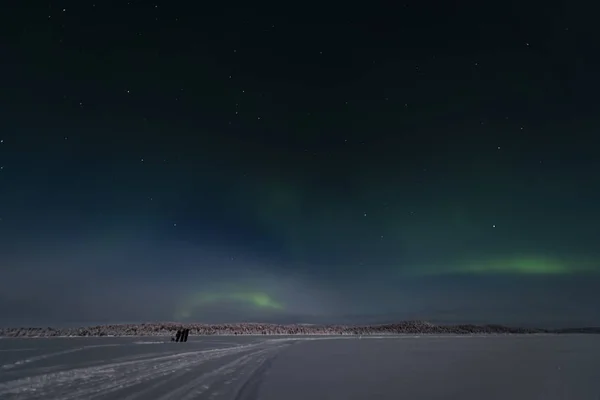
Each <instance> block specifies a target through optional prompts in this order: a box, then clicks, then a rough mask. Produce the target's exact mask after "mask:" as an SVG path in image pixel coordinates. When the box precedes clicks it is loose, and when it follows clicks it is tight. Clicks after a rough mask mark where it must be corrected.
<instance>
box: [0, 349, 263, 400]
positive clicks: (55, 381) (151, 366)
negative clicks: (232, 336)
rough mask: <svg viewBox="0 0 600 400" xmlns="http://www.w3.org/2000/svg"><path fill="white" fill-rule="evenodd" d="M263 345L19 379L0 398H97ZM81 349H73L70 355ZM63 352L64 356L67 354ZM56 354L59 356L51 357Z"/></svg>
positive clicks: (3, 388) (7, 384) (0, 386)
mask: <svg viewBox="0 0 600 400" xmlns="http://www.w3.org/2000/svg"><path fill="white" fill-rule="evenodd" d="M261 344H262V343H253V344H250V345H242V346H235V347H229V348H224V349H210V350H203V351H192V352H185V353H176V354H171V355H166V356H160V357H153V358H146V359H142V360H132V361H123V362H119V363H110V364H104V365H100V366H94V367H85V368H77V369H73V370H68V371H60V372H54V373H50V374H44V375H38V376H33V377H28V378H22V379H17V380H13V381H8V382H5V383H1V384H0V398H2V399H10V398H27V399H47V398H52V399H57V400H58V399H63V400H76V399H82V398H92V397H97V396H100V395H105V394H109V393H113V392H115V391H119V390H122V389H125V388H128V387H131V386H134V385H137V384H140V383H144V382H147V381H150V380H153V379H156V378H159V377H162V376H166V375H169V374H172V373H174V372H178V371H182V370H185V369H188V368H191V367H194V366H197V365H200V364H203V363H204V362H206V361H209V360H212V359H217V358H221V357H225V356H227V355H232V354H236V353H240V352H245V351H248V350H252V349H253V348H256V347H257V346H259V345H261ZM80 350H81V349H72V350H70V351H67V352H74V351H80ZM60 353H61V354H65V352H60ZM55 355H58V354H57V353H53V354H52V356H55Z"/></svg>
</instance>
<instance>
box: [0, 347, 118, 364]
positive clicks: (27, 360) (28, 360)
mask: <svg viewBox="0 0 600 400" xmlns="http://www.w3.org/2000/svg"><path fill="white" fill-rule="evenodd" d="M114 346H120V345H119V344H100V345H95V346H94V345H92V346H83V347H77V348H75V349H68V350H63V351H57V352H55V353H48V354H42V355H39V356H34V357H29V358H25V359H22V360H19V361H16V362H14V363H10V364H4V365H2V366H1V367H0V368H2V369H3V370H7V369H13V368H16V367H19V366H21V365H24V364H29V363H32V362H36V361H40V360H46V359H48V358H52V357H57V356H62V355H65V354H70V353H76V352H78V351H82V350H87V349H93V348H98V347H114ZM32 350H37V349H32Z"/></svg>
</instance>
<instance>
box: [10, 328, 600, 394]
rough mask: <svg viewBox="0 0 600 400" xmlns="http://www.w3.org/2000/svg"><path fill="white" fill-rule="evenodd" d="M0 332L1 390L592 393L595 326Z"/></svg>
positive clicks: (599, 355)
mask: <svg viewBox="0 0 600 400" xmlns="http://www.w3.org/2000/svg"><path fill="white" fill-rule="evenodd" d="M166 340H167V339H165V341H162V340H161V339H160V338H156V337H153V338H132V337H130V338H109V337H104V338H46V339H42V338H38V339H0V399H3V400H10V399H47V400H54V399H56V400H58V399H123V400H134V399H140V400H146V399H158V400H169V399H173V400H191V399H212V400H224V399H231V400H253V399H264V400H296V399H302V400H307V399H311V400H318V399H329V400H335V399H340V400H351V399H368V400H371V399H394V400H399V399H410V400H414V399H461V400H469V399H477V400H480V399H486V400H489V399H503V400H505V399H511V400H516V399H527V400H533V399H543V400H552V399H573V400H586V399H590V400H598V399H600V335H490V336H470V335H469V336H467V335H462V336H450V335H447V336H439V335H438V336H430V335H422V336H410V335H406V336H386V337H365V336H363V337H362V338H359V337H269V336H267V337H265V336H253V337H247V336H244V337H240V336H235V337H232V336H211V337H190V340H189V341H188V342H187V343H172V342H168V341H166Z"/></svg>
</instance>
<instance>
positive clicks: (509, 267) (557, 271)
mask: <svg viewBox="0 0 600 400" xmlns="http://www.w3.org/2000/svg"><path fill="white" fill-rule="evenodd" d="M599 265H600V263H598V261H597V260H593V259H563V258H559V257H552V256H512V257H499V258H490V259H477V260H468V261H465V262H460V263H454V264H452V265H447V266H437V267H431V268H424V269H420V272H422V273H423V274H424V275H444V274H466V275H485V274H505V275H569V274H578V273H587V274H589V273H598V272H600V271H599V268H598V266H599Z"/></svg>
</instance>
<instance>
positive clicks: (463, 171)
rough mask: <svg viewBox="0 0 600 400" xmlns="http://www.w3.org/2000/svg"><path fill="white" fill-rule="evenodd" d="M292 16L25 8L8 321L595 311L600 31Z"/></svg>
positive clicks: (2, 265)
mask: <svg viewBox="0 0 600 400" xmlns="http://www.w3.org/2000/svg"><path fill="white" fill-rule="evenodd" d="M287 7H288V6H287V5H285V6H282V7H281V8H280V9H260V7H255V6H254V5H235V4H228V5H227V6H220V5H211V6H206V5H204V4H203V5H202V6H200V5H193V4H191V3H189V2H178V1H173V2H168V3H161V2H160V1H158V2H152V3H150V2H145V1H132V2H129V3H127V4H126V5H125V4H122V5H120V6H118V7H114V6H111V7H109V6H108V5H106V4H100V3H98V4H94V3H89V2H85V1H84V2H81V1H80V2H71V1H64V2H62V3H60V4H59V3H51V4H50V5H48V4H47V3H41V2H38V4H37V5H36V6H33V5H27V6H26V5H21V6H15V8H14V9H13V10H12V12H11V15H12V16H13V18H11V23H10V24H9V25H8V26H7V30H8V31H7V32H9V35H8V36H7V40H6V44H7V45H6V46H5V47H4V50H3V55H2V59H3V60H10V61H9V62H5V63H3V64H2V65H1V66H0V76H1V78H0V79H2V91H0V101H1V103H0V104H2V105H3V107H2V108H1V109H0V116H1V121H2V122H1V125H0V126H1V127H0V323H3V324H21V323H34V324H46V323H80V322H81V323H88V322H91V323H94V322H121V321H146V320H194V321H199V322H202V321H208V322H210V321H242V320H243V321H287V322H291V321H293V322H307V323H311V322H315V321H317V322H340V321H342V322H361V321H369V322H372V321H380V320H381V321H390V320H402V319H425V320H431V321H442V322H473V323H478V322H492V323H509V324H510V323H514V324H536V323H538V324H542V325H544V324H545V325H553V324H555V325H570V324H573V325H594V324H596V325H597V324H600V307H598V306H597V304H600V262H599V261H600V245H599V243H600V230H599V228H598V225H599V223H600V206H599V205H600V178H599V177H600V155H599V153H598V145H599V144H600V142H599V139H598V137H597V132H598V129H599V127H600V119H599V117H598V115H600V112H598V110H597V108H598V107H597V106H596V105H595V104H596V103H595V100H594V99H595V97H596V90H595V89H596V88H597V86H598V84H600V80H599V78H598V76H597V74H596V71H597V68H596V67H598V64H599V60H598V55H597V54H596V53H597V52H595V51H594V50H593V49H594V46H593V43H595V41H594V38H595V36H594V34H592V33H591V32H595V29H594V26H595V25H594V24H595V21H592V18H591V17H588V16H586V15H583V14H580V13H578V12H577V11H576V10H571V9H569V10H564V9H559V8H557V7H553V6H551V5H548V6H547V7H546V8H545V9H544V10H543V11H540V10H539V9H538V8H537V7H533V6H532V7H529V6H527V5H522V4H520V5H518V6H517V5H515V6H514V7H513V6H512V5H510V4H504V5H503V6H502V7H501V8H498V9H497V10H495V11H493V12H489V8H488V7H491V6H490V5H489V4H488V5H480V6H470V7H468V8H465V9H461V8H460V7H457V8H453V6H452V5H440V6H436V8H435V9H431V8H430V7H428V6H427V5H423V4H418V3H406V4H404V3H403V4H402V5H397V6H390V7H391V9H385V10H384V9H379V8H377V7H375V6H372V8H367V9H365V10H347V12H348V14H347V17H348V18H343V19H342V18H341V17H340V16H339V15H338V16H337V17H334V16H326V15H321V14H319V15H316V16H315V15H299V14H298V11H297V10H292V9H291V8H290V9H287ZM565 7H566V6H565ZM573 7H574V6H573ZM300 14H302V13H300Z"/></svg>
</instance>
